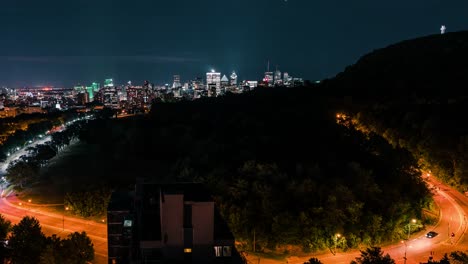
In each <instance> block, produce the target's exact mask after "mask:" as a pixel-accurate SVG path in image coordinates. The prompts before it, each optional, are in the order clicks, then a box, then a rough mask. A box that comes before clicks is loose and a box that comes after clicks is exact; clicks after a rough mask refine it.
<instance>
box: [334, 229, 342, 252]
mask: <svg viewBox="0 0 468 264" xmlns="http://www.w3.org/2000/svg"><path fill="white" fill-rule="evenodd" d="M340 237H341V234H340V233H338V234H336V235H335V253H334V254H335V255H336V244H337V242H338V238H340Z"/></svg>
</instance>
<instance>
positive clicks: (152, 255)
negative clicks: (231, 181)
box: [107, 183, 242, 264]
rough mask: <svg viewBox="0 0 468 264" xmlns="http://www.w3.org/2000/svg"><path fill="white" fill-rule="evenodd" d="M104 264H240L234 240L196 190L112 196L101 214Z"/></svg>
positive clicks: (156, 188)
mask: <svg viewBox="0 0 468 264" xmlns="http://www.w3.org/2000/svg"><path fill="white" fill-rule="evenodd" d="M107 220H108V248H109V253H108V254H109V263H110V264H113V263H119V264H120V263H207V264H209V263H242V261H241V260H240V257H239V254H238V253H237V251H236V250H235V248H234V237H233V236H232V234H231V232H230V231H229V229H228V227H227V225H226V223H225V221H223V219H222V218H221V216H220V214H219V212H218V210H217V209H216V207H215V204H214V201H213V199H212V198H211V196H210V194H209V193H208V192H207V191H206V189H205V188H203V186H202V185H200V184H194V183H187V184H142V183H138V184H136V186H135V189H134V190H131V191H116V192H114V193H113V195H112V197H111V201H110V204H109V208H108V213H107Z"/></svg>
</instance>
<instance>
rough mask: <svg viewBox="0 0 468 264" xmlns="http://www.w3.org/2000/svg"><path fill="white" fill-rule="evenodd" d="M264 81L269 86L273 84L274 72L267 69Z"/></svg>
mask: <svg viewBox="0 0 468 264" xmlns="http://www.w3.org/2000/svg"><path fill="white" fill-rule="evenodd" d="M263 82H264V83H265V84H266V85H267V86H268V87H271V86H273V72H270V71H267V72H265V77H264V78H263Z"/></svg>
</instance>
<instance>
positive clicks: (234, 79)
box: [231, 71, 237, 86]
mask: <svg viewBox="0 0 468 264" xmlns="http://www.w3.org/2000/svg"><path fill="white" fill-rule="evenodd" d="M231 85H232V86H236V85H237V74H236V72H234V71H233V72H232V74H231Z"/></svg>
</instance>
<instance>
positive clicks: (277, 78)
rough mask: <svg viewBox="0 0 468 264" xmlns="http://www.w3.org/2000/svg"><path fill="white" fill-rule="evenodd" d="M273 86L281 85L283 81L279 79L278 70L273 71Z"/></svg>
mask: <svg viewBox="0 0 468 264" xmlns="http://www.w3.org/2000/svg"><path fill="white" fill-rule="evenodd" d="M275 85H276V86H281V85H283V79H281V71H280V70H276V71H275Z"/></svg>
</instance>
